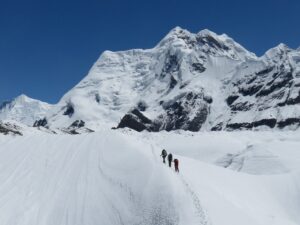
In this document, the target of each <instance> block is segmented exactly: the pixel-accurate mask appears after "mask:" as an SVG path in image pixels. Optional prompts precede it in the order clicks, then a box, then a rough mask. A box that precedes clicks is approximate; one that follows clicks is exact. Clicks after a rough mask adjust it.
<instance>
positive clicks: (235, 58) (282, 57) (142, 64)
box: [46, 27, 300, 131]
mask: <svg viewBox="0 0 300 225" xmlns="http://www.w3.org/2000/svg"><path fill="white" fill-rule="evenodd" d="M299 103H300V50H293V49H290V48H288V47H287V46H285V45H283V44H280V45H278V46H277V47H275V48H273V49H270V50H269V51H267V52H266V53H265V54H264V55H263V56H262V57H257V56H256V55H255V54H253V53H251V52H249V51H247V50H246V49H245V48H243V47H242V46H241V45H239V44H238V43H236V42H235V41H234V40H233V39H231V38H230V37H228V36H227V35H225V34H223V35H217V34H215V33H213V32H211V31H209V30H203V31H200V32H199V33H196V34H194V33H191V32H189V31H187V30H184V29H181V28H179V27H176V28H174V29H173V30H171V31H170V32H169V33H168V34H167V35H166V37H164V38H163V39H162V40H161V41H160V42H159V43H158V44H157V45H156V46H155V47H154V48H152V49H147V50H142V49H134V50H128V51H122V52H110V51H105V52H104V53H103V54H102V55H101V56H100V58H99V59H98V61H97V62H96V63H95V64H94V66H93V67H92V69H91V70H90V72H89V74H88V75H87V76H86V77H85V78H84V79H83V80H82V81H81V82H80V83H79V84H78V85H76V86H75V87H74V88H73V89H71V90H70V91H69V92H68V93H66V94H65V96H63V98H62V99H61V100H60V102H59V103H58V104H57V105H55V106H54V107H53V109H52V110H51V112H50V113H48V114H47V116H46V121H47V126H49V127H50V128H51V127H52V128H62V127H64V128H69V127H70V126H71V124H73V123H74V122H75V121H84V123H85V127H92V129H95V130H97V129H99V128H102V127H104V126H108V127H113V126H117V125H118V128H124V127H130V128H132V129H135V130H137V131H143V130H148V131H161V130H167V131H171V130H177V129H183V130H189V131H199V130H214V131H217V130H243V129H255V130H256V129H257V130H263V129H297V128H298V126H299V124H300V122H299V121H300V120H299V118H300V104H299Z"/></svg>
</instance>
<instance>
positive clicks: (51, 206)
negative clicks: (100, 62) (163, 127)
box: [0, 130, 300, 225]
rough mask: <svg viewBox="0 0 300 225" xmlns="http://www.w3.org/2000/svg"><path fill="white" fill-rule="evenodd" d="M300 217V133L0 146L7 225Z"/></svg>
mask: <svg viewBox="0 0 300 225" xmlns="http://www.w3.org/2000/svg"><path fill="white" fill-rule="evenodd" d="M162 148H166V150H167V151H168V152H172V153H173V155H174V156H175V158H178V159H179V160H180V173H179V174H176V173H175V172H174V168H172V169H170V168H168V166H167V165H164V164H163V163H162V160H161V158H160V153H161V150H162ZM299 212H300V133H299V132H231V133H229V132H207V133H206V132H200V133H190V132H169V133H168V132H162V133H147V132H144V133H137V132H134V131H130V130H123V131H114V130H109V131H108V130H105V131H99V132H96V133H92V134H83V135H77V136H71V135H51V134H45V133H42V132H29V133H28V134H25V135H24V136H23V137H12V136H0V224H1V225H177V224H178V225H179V224H180V225H194V224H195V225H196V224H201V225H296V224H300V214H299Z"/></svg>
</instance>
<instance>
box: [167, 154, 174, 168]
mask: <svg viewBox="0 0 300 225" xmlns="http://www.w3.org/2000/svg"><path fill="white" fill-rule="evenodd" d="M172 160H173V155H172V154H171V153H170V154H169V155H168V161H169V167H171V166H172Z"/></svg>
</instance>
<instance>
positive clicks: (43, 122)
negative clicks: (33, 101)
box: [33, 118, 48, 127]
mask: <svg viewBox="0 0 300 225" xmlns="http://www.w3.org/2000/svg"><path fill="white" fill-rule="evenodd" d="M47 124H48V121H47V119H46V118H44V119H40V120H37V121H35V122H34V124H33V127H46V126H47Z"/></svg>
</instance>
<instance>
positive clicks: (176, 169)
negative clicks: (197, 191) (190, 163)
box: [174, 159, 179, 173]
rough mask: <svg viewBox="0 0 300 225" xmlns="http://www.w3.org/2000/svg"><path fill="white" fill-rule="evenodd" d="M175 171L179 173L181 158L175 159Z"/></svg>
mask: <svg viewBox="0 0 300 225" xmlns="http://www.w3.org/2000/svg"><path fill="white" fill-rule="evenodd" d="M174 165H175V172H177V173H179V160H178V159H174Z"/></svg>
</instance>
